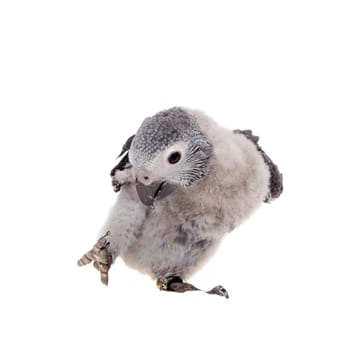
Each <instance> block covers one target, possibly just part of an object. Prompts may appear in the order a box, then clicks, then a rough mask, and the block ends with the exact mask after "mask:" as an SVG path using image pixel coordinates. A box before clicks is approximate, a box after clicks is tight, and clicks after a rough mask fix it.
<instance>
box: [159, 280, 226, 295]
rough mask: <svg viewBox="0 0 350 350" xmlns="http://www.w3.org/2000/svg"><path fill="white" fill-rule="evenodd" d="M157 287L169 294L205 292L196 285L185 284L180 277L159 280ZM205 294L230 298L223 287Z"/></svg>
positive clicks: (215, 288) (217, 287)
mask: <svg viewBox="0 0 350 350" xmlns="http://www.w3.org/2000/svg"><path fill="white" fill-rule="evenodd" d="M157 287H158V288H159V290H164V291H168V292H177V293H184V292H189V291H201V292H203V290H201V289H199V288H197V287H195V286H194V285H192V284H190V283H186V282H183V281H182V279H181V278H180V277H178V276H170V277H163V278H158V280H157ZM205 293H208V294H216V295H219V296H223V297H225V298H228V297H229V296H228V293H227V291H226V289H225V288H224V287H222V286H216V287H214V288H212V289H211V290H209V291H207V292H205Z"/></svg>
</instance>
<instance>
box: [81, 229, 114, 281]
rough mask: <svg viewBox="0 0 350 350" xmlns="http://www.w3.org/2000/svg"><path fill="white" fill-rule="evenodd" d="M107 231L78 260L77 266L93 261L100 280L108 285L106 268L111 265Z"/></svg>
mask: <svg viewBox="0 0 350 350" xmlns="http://www.w3.org/2000/svg"><path fill="white" fill-rule="evenodd" d="M109 233H110V232H109V231H108V232H107V233H106V234H105V235H103V236H102V237H101V238H100V239H99V240H98V241H97V243H96V244H95V245H94V246H93V248H92V249H91V250H89V251H88V252H87V253H85V254H84V255H83V256H82V257H81V258H80V259H79V260H78V266H84V265H87V264H90V263H91V262H92V261H93V266H94V267H95V268H96V269H97V270H98V271H100V273H101V282H102V283H103V284H104V285H106V286H107V285H108V270H109V269H110V267H111V265H112V256H111V255H110V254H109V253H108V246H109V241H108V237H109Z"/></svg>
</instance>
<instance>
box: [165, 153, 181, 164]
mask: <svg viewBox="0 0 350 350" xmlns="http://www.w3.org/2000/svg"><path fill="white" fill-rule="evenodd" d="M180 159H181V153H180V152H173V153H171V154H170V156H169V157H168V162H169V163H170V164H176V163H177V162H178V161H179V160H180Z"/></svg>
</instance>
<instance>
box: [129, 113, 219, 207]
mask: <svg viewBox="0 0 350 350" xmlns="http://www.w3.org/2000/svg"><path fill="white" fill-rule="evenodd" d="M212 156H213V147H212V145H211V143H210V142H209V140H208V139H207V137H206V136H205V135H204V134H203V133H202V132H201V130H200V127H199V125H198V123H197V121H196V120H195V119H194V117H193V116H191V115H190V114H189V113H188V112H187V111H186V110H185V109H182V108H179V107H174V108H171V109H167V110H164V111H162V112H159V113H157V114H156V115H154V116H153V117H149V118H146V119H145V120H144V121H143V123H142V125H141V126H140V128H139V130H138V131H137V133H136V135H135V138H134V139H133V141H132V144H131V147H130V150H129V159H130V162H131V164H132V166H133V169H134V172H135V177H136V181H137V184H136V189H137V192H138V195H139V197H140V199H141V201H142V202H143V203H144V204H145V205H149V206H152V205H153V202H154V200H159V199H162V198H164V197H166V196H168V195H169V194H170V193H172V192H173V191H175V190H176V188H177V187H179V186H181V187H188V186H192V185H194V184H196V183H198V182H199V181H200V180H201V179H202V178H203V177H205V176H206V175H207V174H208V173H209V171H210V160H211V158H212Z"/></svg>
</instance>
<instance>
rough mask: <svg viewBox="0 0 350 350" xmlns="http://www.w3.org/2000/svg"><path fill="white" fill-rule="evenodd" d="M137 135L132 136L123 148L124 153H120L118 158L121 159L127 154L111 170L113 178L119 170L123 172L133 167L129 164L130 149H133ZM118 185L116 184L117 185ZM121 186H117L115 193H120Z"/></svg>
mask: <svg viewBox="0 0 350 350" xmlns="http://www.w3.org/2000/svg"><path fill="white" fill-rule="evenodd" d="M134 137H135V135H132V136H130V137H129V138H128V139H127V140H126V142H125V143H124V146H123V148H122V151H121V152H120V154H119V156H118V157H117V158H119V157H120V156H122V155H123V154H124V153H125V152H127V153H126V154H125V155H124V157H123V158H122V159H121V160H120V162H119V163H118V164H117V165H116V166H115V167H114V168H113V169H112V170H111V173H110V175H111V176H112V177H113V176H114V175H115V173H116V171H117V170H120V171H123V170H125V169H127V168H130V167H131V164H130V162H129V152H128V151H129V149H130V147H131V143H132V140H133V139H134ZM115 185H116V184H115ZM120 187H121V186H120V185H116V186H115V187H114V188H115V192H118V191H119V190H120Z"/></svg>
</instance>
